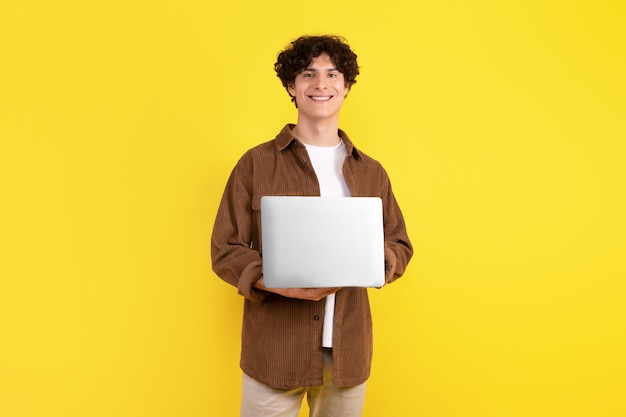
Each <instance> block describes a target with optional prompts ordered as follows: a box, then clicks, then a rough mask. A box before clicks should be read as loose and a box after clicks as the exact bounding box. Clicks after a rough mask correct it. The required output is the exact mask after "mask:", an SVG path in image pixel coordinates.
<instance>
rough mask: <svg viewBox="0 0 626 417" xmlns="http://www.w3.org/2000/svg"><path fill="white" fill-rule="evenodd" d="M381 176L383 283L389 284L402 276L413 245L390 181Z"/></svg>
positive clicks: (386, 177) (411, 254) (385, 174)
mask: <svg viewBox="0 0 626 417" xmlns="http://www.w3.org/2000/svg"><path fill="white" fill-rule="evenodd" d="M382 175H383V178H382V185H383V190H382V199H383V223H384V233H385V283H386V284H390V283H392V282H393V281H395V280H396V279H398V278H400V277H401V276H402V275H403V274H404V271H405V270H406V267H407V265H408V264H409V261H410V260H411V257H412V256H413V245H412V244H411V241H410V240H409V236H408V234H407V231H406V224H405V222H404V217H403V215H402V211H401V210H400V206H399V205H398V202H397V201H396V198H395V196H394V194H393V191H392V189H391V181H390V180H389V177H388V176H387V173H386V172H385V171H384V170H383V171H382Z"/></svg>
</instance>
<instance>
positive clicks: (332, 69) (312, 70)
mask: <svg viewBox="0 0 626 417" xmlns="http://www.w3.org/2000/svg"><path fill="white" fill-rule="evenodd" d="M304 71H311V72H317V71H318V70H316V69H315V68H305V69H303V70H302V72H304ZM322 71H339V70H338V69H337V68H326V70H322Z"/></svg>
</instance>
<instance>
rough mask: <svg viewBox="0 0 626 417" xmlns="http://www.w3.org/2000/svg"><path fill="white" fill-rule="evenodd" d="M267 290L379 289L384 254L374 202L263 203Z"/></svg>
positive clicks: (279, 199) (378, 204) (267, 199)
mask: <svg viewBox="0 0 626 417" xmlns="http://www.w3.org/2000/svg"><path fill="white" fill-rule="evenodd" d="M261 233H262V237H261V243H262V251H263V255H262V256H263V276H264V283H265V286H266V287H267V288H322V287H382V286H383V285H384V283H385V254H384V233H383V214H382V201H381V199H380V198H378V197H283V196H264V197H262V198H261Z"/></svg>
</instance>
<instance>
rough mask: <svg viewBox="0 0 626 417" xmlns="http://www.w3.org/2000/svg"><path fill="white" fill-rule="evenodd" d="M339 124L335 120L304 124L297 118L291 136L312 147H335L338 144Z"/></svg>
mask: <svg viewBox="0 0 626 417" xmlns="http://www.w3.org/2000/svg"><path fill="white" fill-rule="evenodd" d="M338 131H339V123H338V121H337V120H334V121H324V122H317V123H306V122H305V121H302V120H301V119H300V118H298V124H297V125H296V127H294V129H293V135H294V136H295V137H297V138H298V139H299V140H300V141H301V142H303V143H306V144H307V145H313V146H335V145H336V144H338V143H339V141H340V138H339V133H338Z"/></svg>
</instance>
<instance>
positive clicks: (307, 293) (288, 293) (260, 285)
mask: <svg viewBox="0 0 626 417" xmlns="http://www.w3.org/2000/svg"><path fill="white" fill-rule="evenodd" d="M264 284H265V283H264V281H263V277H261V279H259V280H258V281H257V282H255V284H254V288H257V289H259V290H263V291H267V292H272V293H274V294H278V295H282V296H283V297H289V298H298V299H300V300H309V301H320V300H321V299H323V298H324V297H326V296H328V295H330V294H334V293H336V292H337V291H339V288H267V287H266V286H265V285H264Z"/></svg>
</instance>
